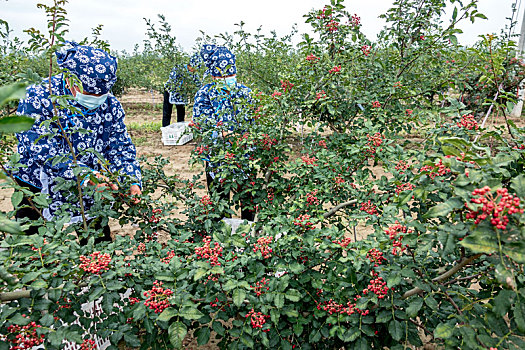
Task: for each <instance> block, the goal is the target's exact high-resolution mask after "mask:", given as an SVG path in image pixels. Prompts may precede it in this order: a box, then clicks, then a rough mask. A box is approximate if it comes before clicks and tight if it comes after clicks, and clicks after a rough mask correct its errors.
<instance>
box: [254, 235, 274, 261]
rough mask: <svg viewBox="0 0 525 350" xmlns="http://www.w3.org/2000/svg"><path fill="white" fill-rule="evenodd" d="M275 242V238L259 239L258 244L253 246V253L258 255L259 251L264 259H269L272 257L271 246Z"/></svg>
mask: <svg viewBox="0 0 525 350" xmlns="http://www.w3.org/2000/svg"><path fill="white" fill-rule="evenodd" d="M272 241H273V237H270V236H266V237H259V238H258V239H257V242H256V243H254V244H253V252H254V253H257V252H258V251H260V252H261V254H262V257H263V259H268V258H270V257H271V256H272V252H273V250H272V248H270V244H271V243H272Z"/></svg>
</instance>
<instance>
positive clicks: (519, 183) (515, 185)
mask: <svg viewBox="0 0 525 350" xmlns="http://www.w3.org/2000/svg"><path fill="white" fill-rule="evenodd" d="M510 183H511V184H510V188H512V189H513V190H514V192H515V193H516V194H517V195H518V197H520V198H525V175H523V174H520V175H518V176H516V177H515V178H513V179H512V181H511V182H510Z"/></svg>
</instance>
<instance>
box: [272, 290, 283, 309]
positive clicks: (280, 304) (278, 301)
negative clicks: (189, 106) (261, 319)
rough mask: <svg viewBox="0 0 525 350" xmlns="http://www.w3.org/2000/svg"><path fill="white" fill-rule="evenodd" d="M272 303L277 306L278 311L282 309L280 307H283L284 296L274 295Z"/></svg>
mask: <svg viewBox="0 0 525 350" xmlns="http://www.w3.org/2000/svg"><path fill="white" fill-rule="evenodd" d="M273 302H274V303H275V306H277V308H278V309H282V307H283V306H284V295H283V294H281V293H278V294H275V298H274V300H273Z"/></svg>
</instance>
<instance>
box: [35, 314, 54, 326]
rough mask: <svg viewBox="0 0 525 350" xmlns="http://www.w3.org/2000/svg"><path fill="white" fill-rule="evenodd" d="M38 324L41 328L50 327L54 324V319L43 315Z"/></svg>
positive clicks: (49, 315) (50, 315)
mask: <svg viewBox="0 0 525 350" xmlns="http://www.w3.org/2000/svg"><path fill="white" fill-rule="evenodd" d="M39 323H40V324H41V325H42V326H43V327H50V326H51V325H52V324H53V323H55V318H54V317H53V315H52V314H49V313H48V314H45V315H44V316H42V318H41V319H40V321H39Z"/></svg>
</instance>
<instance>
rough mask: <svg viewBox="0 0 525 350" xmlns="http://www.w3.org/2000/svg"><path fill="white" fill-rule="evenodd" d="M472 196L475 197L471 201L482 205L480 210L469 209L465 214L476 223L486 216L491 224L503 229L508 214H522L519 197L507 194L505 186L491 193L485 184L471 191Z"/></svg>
mask: <svg viewBox="0 0 525 350" xmlns="http://www.w3.org/2000/svg"><path fill="white" fill-rule="evenodd" d="M472 196H476V197H477V198H472V199H471V200H470V202H471V203H475V204H482V205H483V207H482V208H481V209H480V210H476V211H474V210H471V209H469V210H470V211H469V212H468V213H467V215H466V218H467V219H475V220H474V223H475V224H476V225H477V224H479V223H480V222H481V221H483V220H485V219H487V218H488V219H490V223H491V224H492V226H494V227H495V228H497V229H500V230H505V229H506V228H507V225H508V223H509V217H508V215H512V214H523V209H522V208H520V199H519V198H518V197H517V196H513V195H512V194H509V192H508V190H507V189H506V188H498V189H497V190H496V193H492V189H491V188H490V187H489V186H485V187H483V188H477V189H475V190H474V191H472ZM465 206H467V203H465Z"/></svg>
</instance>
